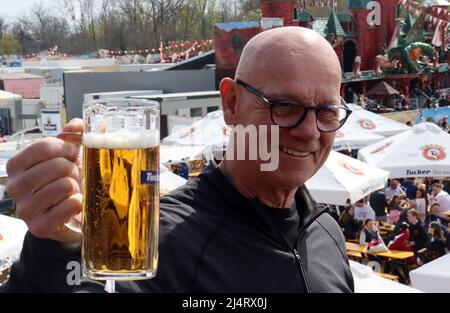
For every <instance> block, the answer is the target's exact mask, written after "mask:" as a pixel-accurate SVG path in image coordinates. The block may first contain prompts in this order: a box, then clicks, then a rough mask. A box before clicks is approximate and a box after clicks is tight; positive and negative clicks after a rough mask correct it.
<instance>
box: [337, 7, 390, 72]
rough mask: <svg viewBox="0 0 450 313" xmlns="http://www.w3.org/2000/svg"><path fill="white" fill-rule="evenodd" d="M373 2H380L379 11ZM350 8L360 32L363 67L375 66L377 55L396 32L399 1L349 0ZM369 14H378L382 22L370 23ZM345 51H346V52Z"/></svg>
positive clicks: (359, 44)
mask: <svg viewBox="0 0 450 313" xmlns="http://www.w3.org/2000/svg"><path fill="white" fill-rule="evenodd" d="M371 2H376V3H378V4H379V9H380V10H379V11H378V10H377V8H376V7H374V6H371ZM348 9H349V11H350V12H351V13H352V14H353V16H354V19H355V28H356V31H357V33H358V37H357V46H358V55H360V56H361V58H362V63H361V69H364V70H367V69H371V68H372V67H373V63H374V60H375V57H376V56H377V55H378V54H380V53H381V52H382V50H383V48H384V47H385V45H388V44H389V41H390V39H391V37H392V34H393V33H394V29H395V20H396V17H397V1H393V0H377V1H371V0H349V2H348ZM369 14H372V16H373V14H376V15H379V16H376V17H377V18H379V21H380V24H379V25H377V24H376V23H372V24H371V23H369V22H370V20H369V19H368V17H369ZM344 53H345V52H344Z"/></svg>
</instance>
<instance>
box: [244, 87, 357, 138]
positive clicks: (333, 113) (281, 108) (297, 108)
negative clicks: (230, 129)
mask: <svg viewBox="0 0 450 313" xmlns="http://www.w3.org/2000/svg"><path fill="white" fill-rule="evenodd" d="M236 82H237V83H238V84H239V85H241V86H242V87H244V89H245V90H247V91H248V92H250V93H252V94H253V95H255V96H257V97H259V98H260V99H261V100H262V101H264V102H265V103H266V104H268V105H269V106H270V117H271V119H272V122H273V123H274V124H275V125H278V126H280V127H281V128H294V127H297V126H298V125H299V124H300V123H301V122H303V120H304V119H305V118H306V115H307V114H308V111H314V112H315V114H316V123H317V129H318V130H319V131H321V132H334V131H337V130H338V129H339V128H341V127H342V126H343V125H344V123H345V122H346V121H347V119H348V117H349V116H350V114H351V113H352V110H350V109H349V108H348V106H347V104H346V103H345V101H344V99H342V98H341V104H340V105H338V104H327V105H323V106H320V107H318V108H309V107H306V106H304V105H303V104H300V103H298V102H295V101H291V100H284V99H280V100H275V99H268V98H267V97H266V96H265V95H264V94H263V93H262V92H260V91H259V90H257V89H256V88H254V87H252V86H251V85H249V84H247V83H246V82H244V81H242V80H240V79H237V80H236Z"/></svg>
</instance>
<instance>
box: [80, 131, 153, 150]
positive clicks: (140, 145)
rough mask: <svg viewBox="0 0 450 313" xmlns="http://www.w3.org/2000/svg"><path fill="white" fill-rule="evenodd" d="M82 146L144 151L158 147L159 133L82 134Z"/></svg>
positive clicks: (117, 132)
mask: <svg viewBox="0 0 450 313" xmlns="http://www.w3.org/2000/svg"><path fill="white" fill-rule="evenodd" d="M83 145H84V146H86V147H88V148H97V149H145V148H152V147H157V146H159V131H156V130H149V131H141V132H131V131H129V130H127V129H122V130H119V131H116V132H112V133H87V134H83Z"/></svg>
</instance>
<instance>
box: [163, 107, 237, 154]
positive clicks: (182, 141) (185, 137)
mask: <svg viewBox="0 0 450 313" xmlns="http://www.w3.org/2000/svg"><path fill="white" fill-rule="evenodd" d="M230 133H231V130H230V128H229V127H228V126H227V125H226V124H225V121H224V119H223V112H222V111H215V112H211V113H209V114H208V115H207V116H206V117H205V118H203V119H201V120H198V121H196V122H194V124H192V125H190V126H188V127H186V128H183V129H180V130H178V131H175V132H174V133H172V134H171V135H170V136H168V137H166V138H164V139H163V141H162V142H163V144H165V145H177V146H214V145H216V146H222V147H223V146H224V145H226V144H227V143H228V139H229V136H230Z"/></svg>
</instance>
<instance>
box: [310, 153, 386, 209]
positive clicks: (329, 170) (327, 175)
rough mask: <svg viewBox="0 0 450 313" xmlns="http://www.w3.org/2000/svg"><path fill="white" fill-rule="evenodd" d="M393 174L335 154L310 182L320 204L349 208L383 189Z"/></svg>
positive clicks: (312, 191) (314, 195)
mask: <svg viewBox="0 0 450 313" xmlns="http://www.w3.org/2000/svg"><path fill="white" fill-rule="evenodd" d="M388 176H389V173H388V172H387V171H384V170H381V169H379V168H376V167H374V166H370V165H368V164H365V163H363V162H361V161H358V160H356V159H353V158H351V157H348V156H346V155H343V154H341V153H338V152H334V151H331V153H330V156H329V157H328V159H327V161H326V162H325V164H324V166H322V168H321V169H320V170H319V171H318V172H317V173H316V175H314V176H313V177H312V178H311V179H310V180H308V181H307V182H306V187H308V190H309V191H310V193H311V195H312V196H313V198H314V199H315V200H316V201H317V202H320V203H326V204H334V205H345V204H346V203H347V200H349V201H350V202H351V203H355V202H356V201H358V200H360V199H362V198H364V197H365V196H367V195H369V194H370V193H372V192H373V191H376V190H379V189H381V188H383V187H384V186H385V184H386V181H387V178H388Z"/></svg>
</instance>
